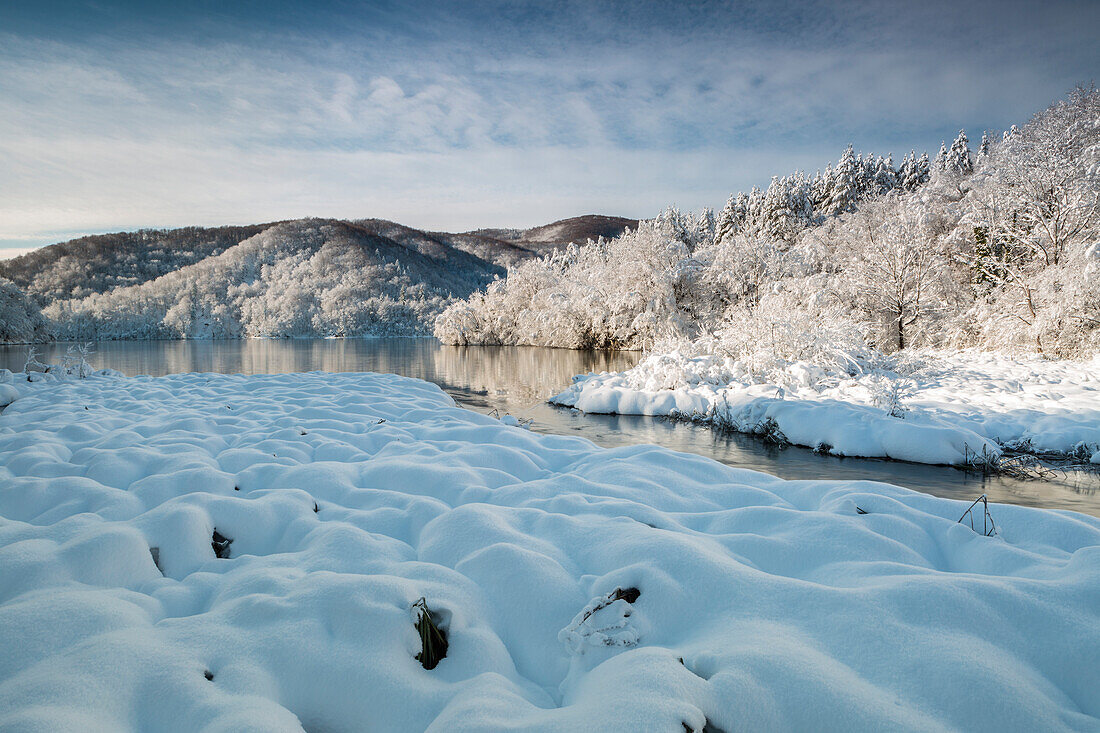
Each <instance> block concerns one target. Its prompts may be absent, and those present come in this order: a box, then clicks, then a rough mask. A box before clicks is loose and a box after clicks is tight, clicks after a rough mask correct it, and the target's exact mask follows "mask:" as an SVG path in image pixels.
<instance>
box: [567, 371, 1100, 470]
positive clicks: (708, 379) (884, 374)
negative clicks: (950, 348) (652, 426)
mask: <svg viewBox="0 0 1100 733" xmlns="http://www.w3.org/2000/svg"><path fill="white" fill-rule="evenodd" d="M899 371H901V372H902V373H898V372H897V371H885V370H881V369H880V370H875V371H872V372H868V373H865V374H864V375H862V376H860V377H852V378H838V377H835V376H829V375H827V374H826V373H825V372H824V371H823V370H821V369H819V368H817V367H815V366H814V365H812V364H807V363H804V362H795V363H792V364H790V365H788V366H787V368H786V369H784V370H780V371H777V372H775V373H773V378H772V379H770V380H767V381H761V380H760V379H759V378H756V377H754V376H753V375H752V374H750V373H749V372H748V371H747V370H746V368H745V367H744V366H743V365H741V364H739V363H736V362H734V361H733V360H730V359H723V358H720V357H715V356H698V357H690V356H685V355H682V354H680V353H670V354H659V355H653V356H650V357H648V358H647V359H645V360H644V361H642V362H641V363H640V364H638V366H636V367H634V368H633V369H631V370H629V371H626V372H621V373H604V374H590V375H585V376H579V377H577V378H576V380H575V381H574V383H573V385H572V386H570V387H569V389H567V390H566V391H565V392H563V393H561V394H559V395H557V396H556V397H554V398H553V399H552V400H551V401H552V402H553V403H555V404H559V405H565V406H568V407H576V408H577V409H580V410H584V411H585V412H597V413H618V414H623V415H669V416H680V417H688V418H693V419H698V420H702V421H710V422H713V423H715V424H718V425H721V426H722V427H726V428H730V429H733V430H738V431H741V432H770V433H772V434H775V431H778V433H780V434H781V435H779V436H777V437H780V438H781V439H785V440H787V441H790V442H791V443H794V444H796V445H803V446H807V447H810V448H817V449H820V450H823V451H827V452H829V453H832V454H834V455H841V456H860V457H865V458H893V459H897V460H904V461H914V462H918V463H939V464H952V465H958V464H964V463H970V462H977V461H984V460H987V459H988V458H990V457H996V456H999V455H1001V453H1002V450H1003V449H1006V450H1010V451H1018V452H1023V453H1057V454H1071V455H1075V456H1078V457H1080V458H1082V459H1087V458H1088V457H1089V456H1090V455H1091V454H1092V453H1093V452H1100V358H1097V359H1093V360H1092V361H1087V362H1080V361H1051V360H1045V359H1042V358H1040V357H1027V356H1006V355H999V354H988V353H979V352H962V353H949V352H925V353H924V354H920V355H919V356H918V358H917V359H916V360H914V361H912V362H910V364H909V366H908V368H906V369H902V370H899Z"/></svg>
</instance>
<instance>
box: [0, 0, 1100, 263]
mask: <svg viewBox="0 0 1100 733" xmlns="http://www.w3.org/2000/svg"><path fill="white" fill-rule="evenodd" d="M918 5H919V7H918ZM1098 28H1100V3H1096V2H1089V3H1080V2H1078V3H1069V2H1058V1H1057V0H1054V1H1045V2H1042V3H1034V2H999V3H981V2H979V3H965V4H957V3H920V4H917V3H908V2H906V3H902V2H897V3H895V2H881V3H873V2H850V3H845V2H833V3H822V2H767V3H765V2H739V3H717V2H705V1H701V2H686V3H645V2H621V3H596V2H577V3H570V2H561V3H520V2H487V3H474V2H455V3H409V2H392V3H360V2H328V3H324V2H315V3H308V4H306V3H290V2H280V1H275V2H238V3H225V2H171V3H156V2H112V1H110V0H101V1H97V2H82V3H80V2H73V3H65V2H50V1H45V2H43V1H37V2H33V3H31V2H11V1H10V0H0V247H27V246H35V245H40V244H45V243H49V242H53V241H59V240H61V239H67V238H70V237H72V236H77V235H79V234H83V233H91V232H102V231H116V230H122V229H134V228H138V227H160V226H166V227H173V226H184V225H190V224H203V225H212V224H223V223H252V222H258V221H269V220H276V219H284V218H291V217H298V216H308V215H314V216H336V217H344V218H359V217H372V216H376V217H382V218H388V219H394V220H397V221H400V222H402V223H406V224H410V225H413V226H419V227H424V228H435V229H449V230H463V229H472V228H477V227H483V226H531V225H536V224H541V223H545V222H548V221H551V220H554V219H557V218H562V217H565V216H572V215H576V214H581V213H591V212H599V213H607V214H619V215H624V216H635V217H647V216H652V215H654V214H655V213H657V211H659V210H660V209H661V208H662V207H664V206H665V205H668V204H676V205H679V206H681V207H683V208H691V209H696V208H700V207H702V206H712V207H718V206H721V204H722V203H723V202H724V200H725V198H726V196H727V195H729V194H730V193H731V192H733V191H736V190H739V189H747V188H749V187H751V186H753V185H766V183H767V181H768V180H769V179H770V177H771V175H773V174H777V173H787V172H790V171H792V170H794V169H806V170H809V171H813V170H814V169H817V168H821V167H824V165H825V164H826V163H828V162H829V161H830V160H835V159H836V158H837V157H838V155H839V154H840V152H841V151H842V150H843V148H844V146H845V145H847V144H848V143H849V142H851V143H854V144H855V146H856V147H857V149H862V150H864V151H874V152H876V153H887V152H893V153H894V154H895V156H899V157H900V155H902V154H904V153H905V152H908V151H909V150H910V149H912V148H915V149H917V150H918V151H919V150H929V151H930V152H932V153H934V152H935V151H936V149H938V147H939V143H940V141H941V139H945V138H946V139H948V140H949V141H950V139H951V138H953V137H954V135H955V134H956V133H957V131H958V130H959V129H960V128H963V127H965V128H967V130H968V131H969V132H970V135H971V138H972V139H974V140H977V139H979V138H980V136H981V131H982V130H983V129H995V130H999V129H1003V128H1005V127H1007V126H1009V125H1011V124H1013V123H1020V122H1023V121H1025V120H1026V119H1027V118H1028V117H1029V116H1030V115H1031V114H1032V113H1033V112H1035V111H1037V110H1039V109H1041V108H1042V107H1045V106H1046V105H1047V104H1049V103H1050V102H1051V101H1053V100H1054V99H1056V98H1058V97H1060V96H1062V95H1064V94H1065V93H1066V92H1067V91H1068V90H1069V89H1070V88H1071V87H1072V86H1073V85H1074V84H1075V83H1078V82H1088V81H1091V80H1093V79H1094V78H1095V76H1096V70H1097V69H1100V44H1097V43H1096V32H1097V29H1098Z"/></svg>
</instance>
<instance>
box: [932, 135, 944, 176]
mask: <svg viewBox="0 0 1100 733" xmlns="http://www.w3.org/2000/svg"><path fill="white" fill-rule="evenodd" d="M932 164H933V165H934V166H936V170H938V171H942V170H947V143H946V142H943V141H942V140H941V141H940V152H938V153H936V159H935V160H933V161H932Z"/></svg>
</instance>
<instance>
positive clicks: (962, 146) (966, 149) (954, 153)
mask: <svg viewBox="0 0 1100 733" xmlns="http://www.w3.org/2000/svg"><path fill="white" fill-rule="evenodd" d="M944 169H945V170H949V171H953V172H955V173H959V174H962V175H967V174H969V173H972V172H973V171H974V163H973V161H972V159H971V157H970V140H969V139H968V138H967V137H966V130H959V136H958V137H957V138H955V142H953V143H951V149H950V150H948V151H947V158H946V160H945V162H944Z"/></svg>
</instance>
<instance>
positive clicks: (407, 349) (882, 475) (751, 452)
mask: <svg viewBox="0 0 1100 733" xmlns="http://www.w3.org/2000/svg"><path fill="white" fill-rule="evenodd" d="M96 349H97V353H96V355H95V356H94V357H93V358H92V361H93V363H94V364H95V365H96V366H97V367H110V368H112V369H119V370H121V371H122V372H124V373H126V374H130V375H135V374H149V375H153V376H158V375H162V374H173V373H179V372H221V373H230V374H233V373H241V374H270V373H285V372H301V371H317V370H320V371H330V372H348V371H377V372H393V373H395V374H402V375H405V376H409V377H416V378H418V379H425V380H428V381H431V382H435V383H436V384H438V385H439V386H440V387H442V388H443V389H445V390H446V391H447V392H448V393H449V394H450V395H451V396H452V397H454V399H455V400H456V401H457V402H459V403H460V404H462V405H463V406H465V407H468V408H470V409H473V410H477V411H479V412H488V411H490V410H493V409H498V410H500V411H502V412H505V411H506V412H510V413H512V414H513V415H516V416H518V417H529V418H532V419H533V420H534V427H535V429H536V430H538V431H541V432H547V433H558V434H566V435H580V436H583V437H585V438H588V439H589V440H592V441H593V442H595V443H597V444H599V445H603V446H608V447H613V446H619V445H629V444H637V443H656V444H658V445H663V446H665V447H668V448H672V449H674V450H682V451H689V452H692V453H699V454H702V455H705V456H708V457H711V458H714V459H716V460H719V461H722V462H724V463H728V464H731V465H736V466H740V467H744V468H753V469H756V470H760V471H766V472H768V473H771V474H774V475H776V476H781V477H783V478H788V479H822V478H828V479H867V480H875V481H887V482H889V483H894V484H898V485H901V486H907V487H909V488H912V489H917V490H918V491H925V492H928V493H931V494H935V495H937V496H946V497H949V498H953V499H968V498H974V497H976V496H977V495H978V494H982V493H986V494H988V495H989V497H990V499H991V500H993V501H998V502H1006V503H1012V504H1024V505H1028V506H1043V507H1048V508H1058V509H1073V510H1075V511H1080V512H1085V513H1088V514H1092V515H1095V516H1100V491H1098V489H1100V476H1097V474H1095V473H1090V472H1072V473H1069V474H1067V475H1066V476H1065V477H1064V478H1061V479H1058V480H1055V481H1019V480H1016V479H1009V478H1005V477H988V476H982V475H980V474H974V473H966V472H963V471H959V470H956V469H952V468H943V467H937V466H922V465H918V464H907V463H898V462H892V461H876V460H865V459H854V458H836V457H832V456H821V455H818V454H816V453H814V452H813V451H810V450H807V449H803V448H794V447H788V448H782V449H780V448H776V447H775V446H772V445H769V444H766V443H764V442H762V441H760V440H758V439H756V438H753V437H751V436H746V435H738V434H719V433H716V432H714V431H712V430H710V429H709V428H705V427H702V426H698V425H691V424H684V423H675V422H670V421H667V420H661V419H656V418H647V417H637V416H614V415H584V414H581V413H578V412H574V411H572V410H564V409H559V408H555V407H551V406H550V405H547V404H546V403H545V400H546V398H547V397H549V396H550V395H552V394H554V393H556V392H558V391H560V390H561V389H562V388H564V387H565V386H566V385H568V384H569V382H570V380H571V379H572V377H573V375H574V374H580V373H583V372H589V371H596V372H600V371H611V370H621V369H626V368H629V367H630V366H633V364H634V363H635V362H636V361H637V360H638V358H639V354H637V353H632V352H606V351H570V350H562V349H544V348H533V347H499V346H498V347H492V346H482V347H469V346H467V347H456V346H443V345H442V344H440V343H439V342H437V341H435V340H434V339H377V340H358V339H346V340H345V339H328V340H320V339H302V340H246V341H112V342H104V343H101V344H97V346H96ZM42 351H44V352H45V356H44V357H42V358H43V360H44V361H56V360H58V359H59V358H60V357H61V356H62V355H64V353H65V345H63V344H62V345H55V346H51V347H44V348H42ZM25 355H26V347H13V346H0V367H6V368H9V369H12V370H13V371H16V370H19V369H21V368H22V366H23V361H24V358H25Z"/></svg>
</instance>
